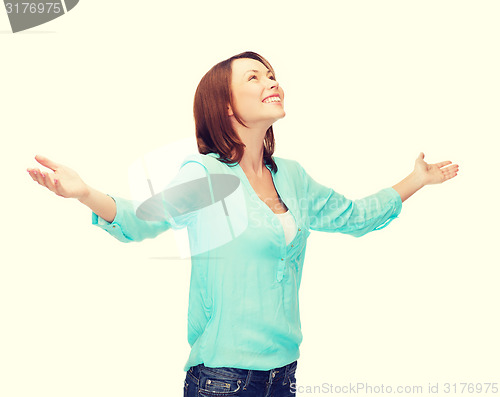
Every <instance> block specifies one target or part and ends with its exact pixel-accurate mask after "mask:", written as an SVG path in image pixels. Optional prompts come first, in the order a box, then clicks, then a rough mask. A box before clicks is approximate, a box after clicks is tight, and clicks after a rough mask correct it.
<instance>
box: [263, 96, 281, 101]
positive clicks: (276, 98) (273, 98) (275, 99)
mask: <svg viewBox="0 0 500 397" xmlns="http://www.w3.org/2000/svg"><path fill="white" fill-rule="evenodd" d="M270 102H281V99H280V97H279V96H272V97H269V98H267V99H264V103H270Z"/></svg>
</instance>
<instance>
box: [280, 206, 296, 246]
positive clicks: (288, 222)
mask: <svg viewBox="0 0 500 397" xmlns="http://www.w3.org/2000/svg"><path fill="white" fill-rule="evenodd" d="M275 214H276V213H275ZM276 216H277V217H278V219H279V220H280V221H281V224H282V225H283V230H284V232H285V242H286V245H288V244H290V242H291V241H292V240H293V239H294V238H295V235H296V234H297V225H296V224H295V219H294V218H293V215H292V214H291V213H290V211H289V210H287V211H286V212H284V213H283V214H276Z"/></svg>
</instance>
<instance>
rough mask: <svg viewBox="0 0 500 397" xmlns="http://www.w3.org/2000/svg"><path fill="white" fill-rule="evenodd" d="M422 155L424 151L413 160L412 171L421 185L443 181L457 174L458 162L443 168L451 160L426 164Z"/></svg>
mask: <svg viewBox="0 0 500 397" xmlns="http://www.w3.org/2000/svg"><path fill="white" fill-rule="evenodd" d="M424 156H425V155H424V153H422V152H420V154H419V155H418V157H417V159H416V160H415V169H414V170H413V173H414V174H415V175H416V176H417V179H418V180H419V181H420V182H421V183H422V186H425V185H432V184H435V183H443V182H444V181H447V180H448V179H451V178H454V177H456V176H457V173H458V164H453V165H450V166H449V167H446V168H443V167H444V166H445V165H449V164H451V161H442V162H440V163H436V164H427V163H426V162H425V161H424Z"/></svg>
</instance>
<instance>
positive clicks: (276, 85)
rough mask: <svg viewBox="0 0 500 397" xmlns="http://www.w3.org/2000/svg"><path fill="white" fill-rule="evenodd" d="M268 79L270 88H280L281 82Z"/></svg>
mask: <svg viewBox="0 0 500 397" xmlns="http://www.w3.org/2000/svg"><path fill="white" fill-rule="evenodd" d="M268 80H269V89H273V88H278V87H279V86H280V84H279V83H278V82H277V81H276V80H273V79H268Z"/></svg>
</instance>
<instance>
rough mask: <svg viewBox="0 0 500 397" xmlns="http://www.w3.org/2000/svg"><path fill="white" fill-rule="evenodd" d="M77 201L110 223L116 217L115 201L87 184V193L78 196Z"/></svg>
mask: <svg viewBox="0 0 500 397" xmlns="http://www.w3.org/2000/svg"><path fill="white" fill-rule="evenodd" d="M78 201H79V202H80V203H82V204H85V205H86V206H87V207H89V208H90V209H91V210H92V212H94V213H95V214H96V215H98V216H99V217H101V218H102V219H104V220H105V221H106V222H109V223H112V222H113V220H114V219H115V217H116V202H115V200H113V198H112V197H111V196H109V195H107V194H105V193H102V192H100V191H98V190H96V189H94V188H92V187H90V186H88V193H87V194H85V195H84V196H82V197H80V198H78Z"/></svg>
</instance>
